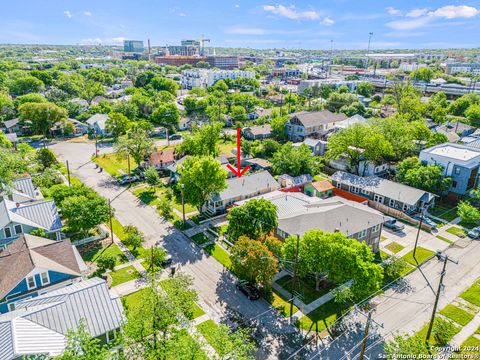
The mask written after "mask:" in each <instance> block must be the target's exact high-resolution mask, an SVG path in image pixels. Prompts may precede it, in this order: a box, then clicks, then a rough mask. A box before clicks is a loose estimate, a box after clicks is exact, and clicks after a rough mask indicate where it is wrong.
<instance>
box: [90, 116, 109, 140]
mask: <svg viewBox="0 0 480 360" xmlns="http://www.w3.org/2000/svg"><path fill="white" fill-rule="evenodd" d="M107 120H108V115H107V114H95V115H92V116H90V118H89V119H88V120H87V124H88V127H89V128H90V129H92V130H93V131H94V132H95V133H96V134H97V135H100V136H107V135H109V134H108V133H107V130H106V124H107Z"/></svg>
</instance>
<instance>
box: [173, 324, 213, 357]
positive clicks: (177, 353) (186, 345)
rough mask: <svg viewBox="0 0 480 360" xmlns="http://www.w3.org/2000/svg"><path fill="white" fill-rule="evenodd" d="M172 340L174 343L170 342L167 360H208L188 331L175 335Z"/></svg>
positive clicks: (181, 331) (184, 330) (183, 330)
mask: <svg viewBox="0 0 480 360" xmlns="http://www.w3.org/2000/svg"><path fill="white" fill-rule="evenodd" d="M170 340H172V341H170V342H169V346H168V349H169V352H168V355H167V357H166V359H168V360H172V359H174V358H175V359H189V360H208V356H207V355H206V354H205V352H204V351H203V350H202V348H201V347H200V345H199V344H198V343H197V342H196V341H195V339H194V338H192V337H191V336H190V335H189V334H188V331H187V329H182V330H180V331H179V332H176V333H174V335H173V337H172V338H171V339H170Z"/></svg>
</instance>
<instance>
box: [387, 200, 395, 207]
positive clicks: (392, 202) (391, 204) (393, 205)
mask: <svg viewBox="0 0 480 360" xmlns="http://www.w3.org/2000/svg"><path fill="white" fill-rule="evenodd" d="M388 206H390V207H395V200H393V199H390V201H389V202H388Z"/></svg>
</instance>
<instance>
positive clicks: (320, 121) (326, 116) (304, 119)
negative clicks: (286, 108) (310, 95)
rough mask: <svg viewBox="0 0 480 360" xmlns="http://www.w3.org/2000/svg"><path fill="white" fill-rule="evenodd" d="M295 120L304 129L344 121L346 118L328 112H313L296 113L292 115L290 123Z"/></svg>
mask: <svg viewBox="0 0 480 360" xmlns="http://www.w3.org/2000/svg"><path fill="white" fill-rule="evenodd" d="M294 118H297V119H298V121H300V123H302V124H303V126H305V127H312V126H319V125H324V124H330V123H334V122H339V121H342V120H345V119H346V118H347V117H346V116H345V115H343V114H334V113H332V112H331V111H329V110H321V111H314V112H306V111H302V112H298V113H294V114H292V117H291V118H290V121H291V120H292V119H294Z"/></svg>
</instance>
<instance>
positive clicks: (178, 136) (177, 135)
mask: <svg viewBox="0 0 480 360" xmlns="http://www.w3.org/2000/svg"><path fill="white" fill-rule="evenodd" d="M168 139H169V140H181V139H182V135H180V134H173V135H170V136H169V137H168Z"/></svg>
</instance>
